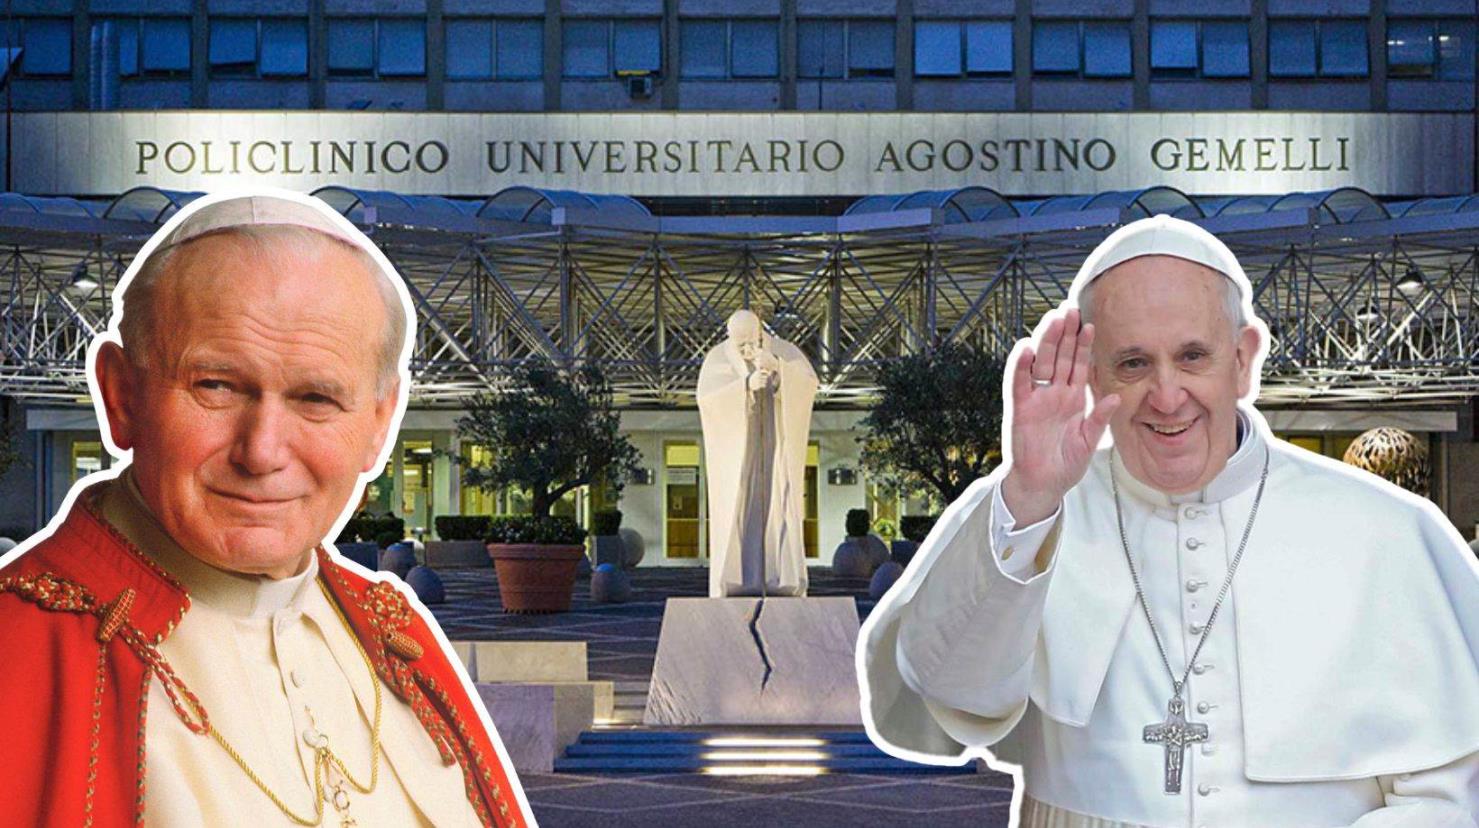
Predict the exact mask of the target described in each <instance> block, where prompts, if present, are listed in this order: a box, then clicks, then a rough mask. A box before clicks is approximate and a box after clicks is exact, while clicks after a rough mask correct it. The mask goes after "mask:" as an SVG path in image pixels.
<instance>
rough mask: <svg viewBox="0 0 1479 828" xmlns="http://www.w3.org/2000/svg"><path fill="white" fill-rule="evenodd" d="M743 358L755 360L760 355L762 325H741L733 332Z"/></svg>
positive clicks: (735, 342) (735, 344)
mask: <svg viewBox="0 0 1479 828" xmlns="http://www.w3.org/2000/svg"><path fill="white" fill-rule="evenodd" d="M731 335H732V336H733V337H734V346H735V348H737V349H738V350H739V355H740V358H741V359H745V360H748V361H751V362H753V361H754V360H755V358H756V357H757V356H759V355H760V351H761V345H760V325H759V324H752V325H741V326H739V327H738V328H737V329H736V330H734V331H733V332H732V334H731Z"/></svg>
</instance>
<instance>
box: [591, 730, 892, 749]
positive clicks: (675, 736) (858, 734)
mask: <svg viewBox="0 0 1479 828" xmlns="http://www.w3.org/2000/svg"><path fill="white" fill-rule="evenodd" d="M721 738H730V739H732V738H739V739H820V740H822V741H823V742H825V743H827V744H861V745H869V744H872V741H870V740H869V739H868V734H867V733H865V732H863V731H861V730H840V731H833V732H822V733H795V734H791V733H786V732H784V731H777V732H774V733H749V732H743V731H740V730H739V729H736V730H734V731H725V730H646V729H643V730H587V731H585V732H583V733H581V734H580V741H581V742H584V743H587V744H594V743H598V742H624V743H629V742H702V741H705V740H707V739H721Z"/></svg>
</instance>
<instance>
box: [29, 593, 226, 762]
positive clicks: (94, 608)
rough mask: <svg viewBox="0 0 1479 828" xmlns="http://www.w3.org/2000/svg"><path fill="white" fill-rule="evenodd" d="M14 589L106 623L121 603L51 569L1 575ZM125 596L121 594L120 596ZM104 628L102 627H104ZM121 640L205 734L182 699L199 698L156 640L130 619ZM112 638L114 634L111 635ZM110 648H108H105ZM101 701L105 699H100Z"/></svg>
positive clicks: (46, 606)
mask: <svg viewBox="0 0 1479 828" xmlns="http://www.w3.org/2000/svg"><path fill="white" fill-rule="evenodd" d="M4 592H13V593H15V594H16V595H17V596H19V597H21V598H23V599H25V600H27V601H30V602H31V603H33V604H36V605H37V606H39V607H41V608H42V609H48V610H54V611H57V612H85V613H90V614H92V615H95V616H97V617H98V619H99V621H100V622H102V623H106V621H107V615H108V613H109V612H110V611H111V610H112V609H113V606H116V605H117V603H118V602H117V601H115V602H114V605H113V606H104V605H99V604H98V600H97V597H96V596H95V595H93V594H92V592H90V591H89V590H88V589H87V588H86V587H84V586H82V585H80V584H76V583H73V582H72V581H68V580H66V579H64V578H59V577H57V576H56V575H54V574H52V573H50V572H41V573H38V574H36V575H26V576H12V577H9V578H0V593H4ZM121 597H122V596H121V595H120V598H121ZM100 629H101V628H100ZM114 635H116V636H117V637H118V638H119V640H121V641H123V643H125V644H127V645H128V648H129V649H130V650H132V651H133V652H134V655H136V656H138V657H139V660H140V661H142V662H144V666H145V668H146V669H145V672H152V673H154V675H156V676H158V677H159V679H160V681H161V682H163V686H164V692H165V695H167V696H169V700H170V704H171V705H173V706H174V708H175V712H176V713H177V714H179V716H180V720H181V721H183V722H184V723H185V726H186V727H188V728H190V729H191V730H192V731H194V732H197V733H204V732H205V729H206V727H207V723H206V721H205V718H204V716H202V717H201V718H200V720H199V721H195V720H192V719H191V717H190V715H189V713H188V711H187V710H186V708H185V704H184V703H183V702H182V701H181V696H182V695H183V696H184V697H185V698H186V699H188V700H189V701H190V702H191V704H192V705H195V706H198V705H199V701H198V700H197V699H196V698H195V696H194V694H192V693H191V692H190V690H189V688H187V687H186V686H185V685H184V683H183V682H181V681H180V679H179V677H178V676H176V675H175V671H174V670H173V669H171V668H170V666H169V662H167V661H165V659H164V656H163V655H161V654H160V652H159V648H158V647H157V646H156V641H155V640H154V639H151V638H149V637H148V636H147V635H145V634H144V631H143V630H141V629H139V628H138V627H135V626H134V625H133V624H130V623H128V622H127V621H126V620H124V621H120V622H119V627H118V629H117V630H115V631H114ZM109 638H110V639H111V638H112V636H110V637H109ZM104 649H105V651H106V648H104ZM99 703H101V702H99Z"/></svg>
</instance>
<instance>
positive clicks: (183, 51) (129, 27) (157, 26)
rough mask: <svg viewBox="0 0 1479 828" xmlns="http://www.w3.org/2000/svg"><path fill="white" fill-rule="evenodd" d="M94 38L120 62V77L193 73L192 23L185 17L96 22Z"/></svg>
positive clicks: (99, 20) (107, 19)
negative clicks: (97, 38) (103, 42)
mask: <svg viewBox="0 0 1479 828" xmlns="http://www.w3.org/2000/svg"><path fill="white" fill-rule="evenodd" d="M93 21H94V22H93V37H106V38H107V40H108V42H107V43H105V44H104V46H105V48H106V49H109V50H111V51H112V52H113V54H115V55H117V58H118V74H119V75H120V76H121V77H125V78H129V77H136V76H139V75H149V76H153V77H176V76H181V75H188V74H189V73H190V20H189V18H184V17H144V18H138V17H115V18H102V19H100V18H93Z"/></svg>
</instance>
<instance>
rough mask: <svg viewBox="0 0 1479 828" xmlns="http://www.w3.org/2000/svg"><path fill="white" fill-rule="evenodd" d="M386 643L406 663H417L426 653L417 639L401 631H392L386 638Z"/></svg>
mask: <svg viewBox="0 0 1479 828" xmlns="http://www.w3.org/2000/svg"><path fill="white" fill-rule="evenodd" d="M385 643H386V645H387V646H389V647H390V651H391V652H392V653H395V654H396V655H398V656H400V657H401V658H403V659H405V660H406V661H415V660H416V659H418V658H420V657H421V656H422V654H423V653H424V652H425V651H424V650H423V649H422V648H421V644H420V643H419V642H418V641H416V639H414V638H412V637H411V636H409V635H406V634H405V633H404V632H401V631H400V630H391V631H390V633H389V634H387V635H386V636H385Z"/></svg>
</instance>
